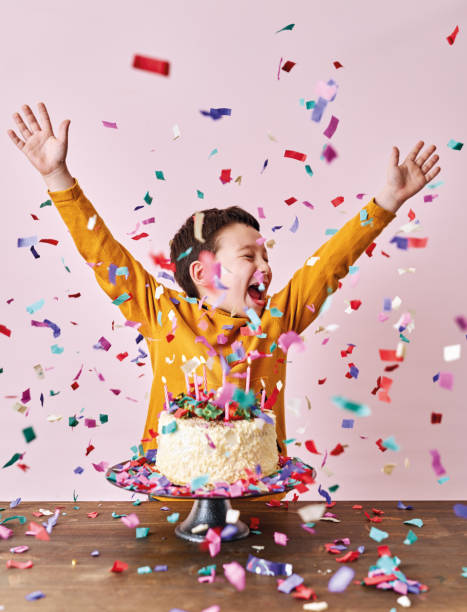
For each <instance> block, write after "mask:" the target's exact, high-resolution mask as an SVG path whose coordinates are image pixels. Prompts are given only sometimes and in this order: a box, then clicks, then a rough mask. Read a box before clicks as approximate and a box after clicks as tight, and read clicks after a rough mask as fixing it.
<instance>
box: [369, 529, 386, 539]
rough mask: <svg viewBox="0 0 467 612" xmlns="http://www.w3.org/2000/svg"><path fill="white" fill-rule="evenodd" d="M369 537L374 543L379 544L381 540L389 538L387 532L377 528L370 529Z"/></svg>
mask: <svg viewBox="0 0 467 612" xmlns="http://www.w3.org/2000/svg"><path fill="white" fill-rule="evenodd" d="M369 536H370V538H371V539H372V540H375V542H381V541H382V540H385V539H386V538H388V537H389V533H387V531H382V530H381V529H378V528H377V527H372V528H371V529H370V533H369Z"/></svg>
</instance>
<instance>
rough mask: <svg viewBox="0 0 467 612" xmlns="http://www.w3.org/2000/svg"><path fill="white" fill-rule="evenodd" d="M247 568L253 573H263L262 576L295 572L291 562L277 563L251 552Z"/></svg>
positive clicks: (289, 574)
mask: <svg viewBox="0 0 467 612" xmlns="http://www.w3.org/2000/svg"><path fill="white" fill-rule="evenodd" d="M246 569H247V571H248V572H251V573H252V574H261V575H262V576H291V575H292V573H293V567H292V564H291V563H276V562H275V561H268V560H267V559H261V558H259V557H255V556H254V555H251V554H250V555H248V561H247V564H246Z"/></svg>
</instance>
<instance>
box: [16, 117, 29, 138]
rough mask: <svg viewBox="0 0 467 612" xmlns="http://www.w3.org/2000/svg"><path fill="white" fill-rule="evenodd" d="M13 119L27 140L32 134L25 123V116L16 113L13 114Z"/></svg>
mask: <svg viewBox="0 0 467 612" xmlns="http://www.w3.org/2000/svg"><path fill="white" fill-rule="evenodd" d="M13 119H14V121H15V123H16V125H17V126H18V129H19V131H20V132H21V136H22V137H23V138H24V140H27V139H28V138H30V137H31V136H32V134H31V132H30V130H29V128H28V126H27V125H26V124H25V123H24V121H23V118H22V117H21V115H20V114H19V113H15V114H14V115H13Z"/></svg>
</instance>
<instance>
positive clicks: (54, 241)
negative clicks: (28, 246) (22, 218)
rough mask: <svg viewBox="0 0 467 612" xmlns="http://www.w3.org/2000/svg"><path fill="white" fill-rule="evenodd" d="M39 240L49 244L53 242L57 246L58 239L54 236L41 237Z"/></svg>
mask: <svg viewBox="0 0 467 612" xmlns="http://www.w3.org/2000/svg"><path fill="white" fill-rule="evenodd" d="M39 242H46V243H47V244H53V246H57V244H58V240H54V239H53V238H41V239H40V240H39Z"/></svg>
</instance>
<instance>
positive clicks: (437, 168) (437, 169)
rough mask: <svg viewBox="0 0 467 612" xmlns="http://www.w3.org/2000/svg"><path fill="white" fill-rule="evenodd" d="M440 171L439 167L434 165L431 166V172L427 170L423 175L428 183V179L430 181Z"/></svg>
mask: <svg viewBox="0 0 467 612" xmlns="http://www.w3.org/2000/svg"><path fill="white" fill-rule="evenodd" d="M440 172H441V168H440V167H439V166H436V168H433V170H431V172H428V174H427V175H425V180H426V182H427V183H429V182H430V181H432V180H433V179H434V178H435V176H436V175H437V174H439V173H440Z"/></svg>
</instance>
